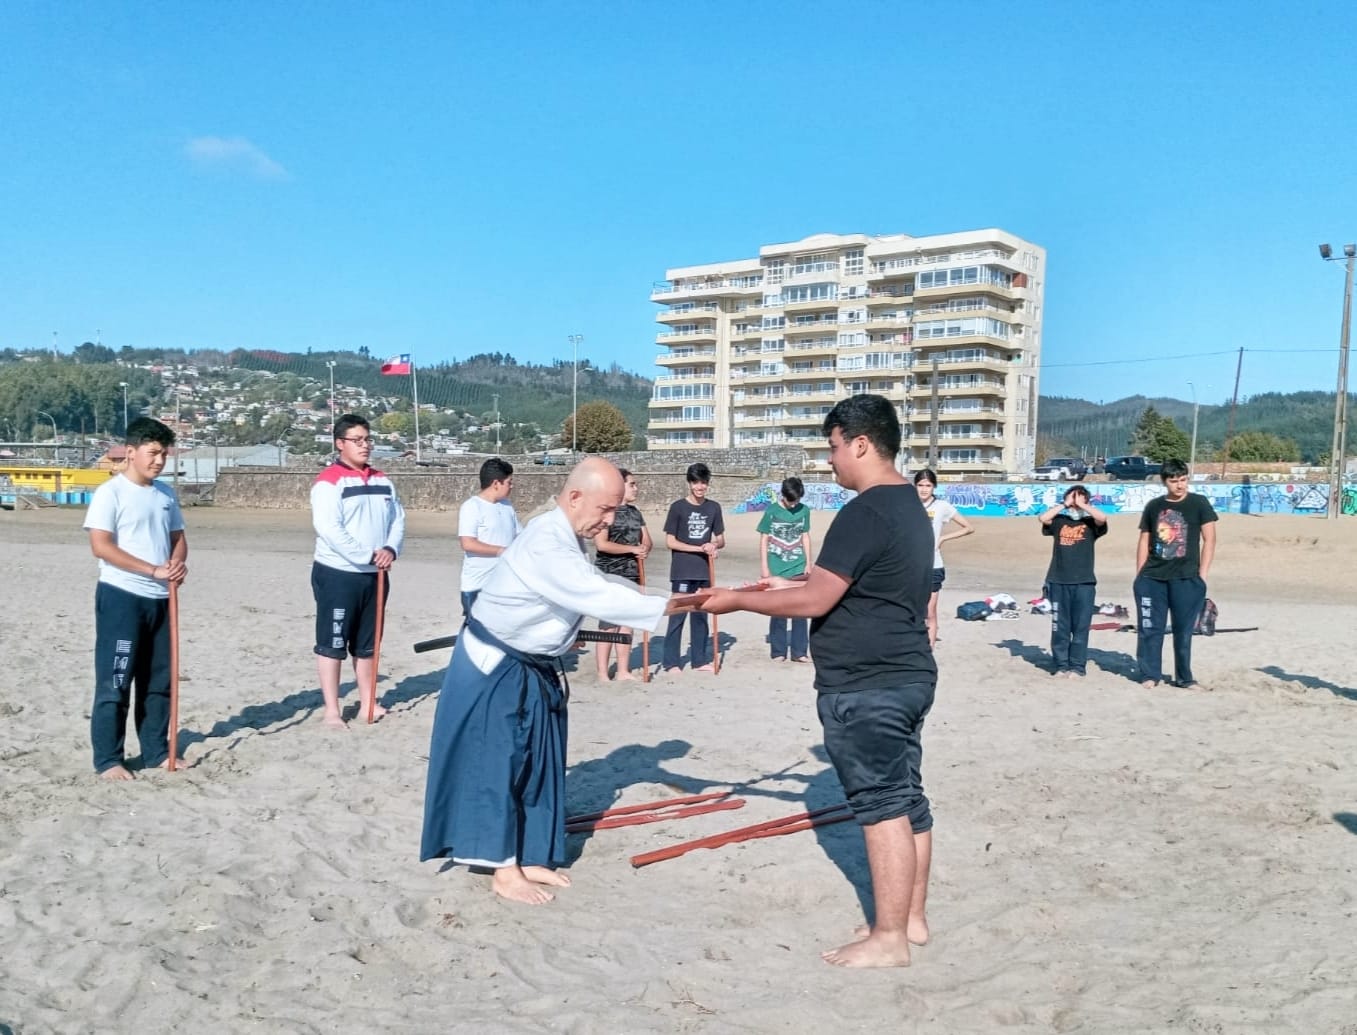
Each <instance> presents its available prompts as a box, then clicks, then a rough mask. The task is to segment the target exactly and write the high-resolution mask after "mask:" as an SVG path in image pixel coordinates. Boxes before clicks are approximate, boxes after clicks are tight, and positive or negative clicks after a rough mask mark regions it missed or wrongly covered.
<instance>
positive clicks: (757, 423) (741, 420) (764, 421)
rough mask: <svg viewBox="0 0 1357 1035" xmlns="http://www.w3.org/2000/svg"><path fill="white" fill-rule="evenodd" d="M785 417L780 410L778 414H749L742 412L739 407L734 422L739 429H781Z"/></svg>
mask: <svg viewBox="0 0 1357 1035" xmlns="http://www.w3.org/2000/svg"><path fill="white" fill-rule="evenodd" d="M755 408H757V407H755ZM783 416H784V415H783V413H782V411H781V410H778V411H777V412H776V413H747V412H742V411H741V410H740V409H739V408H738V407H737V408H736V410H735V416H734V418H733V420H734V421H735V426H736V427H737V428H759V427H765V428H766V427H769V426H779V427H780V426H781V424H782V419H783Z"/></svg>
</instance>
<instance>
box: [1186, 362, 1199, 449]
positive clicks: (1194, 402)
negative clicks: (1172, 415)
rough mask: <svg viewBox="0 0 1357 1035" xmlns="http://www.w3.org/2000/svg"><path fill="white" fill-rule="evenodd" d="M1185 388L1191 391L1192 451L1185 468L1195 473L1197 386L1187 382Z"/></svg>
mask: <svg viewBox="0 0 1357 1035" xmlns="http://www.w3.org/2000/svg"><path fill="white" fill-rule="evenodd" d="M1187 387H1188V388H1191V389H1192V449H1191V450H1190V454H1189V457H1188V461H1187V466H1188V467H1189V468H1190V469H1191V470H1194V471H1195V470H1196V469H1197V386H1196V385H1194V384H1193V383H1192V382H1191V381H1189V382H1188V383H1187Z"/></svg>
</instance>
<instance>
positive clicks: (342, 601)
mask: <svg viewBox="0 0 1357 1035" xmlns="http://www.w3.org/2000/svg"><path fill="white" fill-rule="evenodd" d="M383 577H384V578H385V579H386V597H387V599H388V600H389V599H390V598H391V576H390V575H384V576H383ZM311 594H312V596H314V597H315V598H316V648H315V649H316V653H317V654H319V655H320V656H321V657H323V658H336V659H338V660H339V661H343V660H344V659H345V658H347V657H348V656H349V655H350V654H352V655H353V656H354V657H355V658H370V657H372V653H373V647H374V646H375V645H376V641H377V580H376V579H375V578H373V576H372V575H371V574H369V573H368V572H365V571H339V570H338V569H336V568H331V567H328V566H327V565H324V564H319V563H312V565H311ZM383 617H385V615H383Z"/></svg>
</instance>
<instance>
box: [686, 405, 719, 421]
mask: <svg viewBox="0 0 1357 1035" xmlns="http://www.w3.org/2000/svg"><path fill="white" fill-rule="evenodd" d="M714 412H715V407H713V406H685V407H683V419H684V420H711V419H712V414H713V413H714Z"/></svg>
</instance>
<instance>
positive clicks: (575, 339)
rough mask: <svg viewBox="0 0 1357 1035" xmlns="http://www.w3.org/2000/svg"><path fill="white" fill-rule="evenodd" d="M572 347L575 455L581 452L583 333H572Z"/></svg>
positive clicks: (570, 339) (572, 409)
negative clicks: (581, 352) (581, 346)
mask: <svg viewBox="0 0 1357 1035" xmlns="http://www.w3.org/2000/svg"><path fill="white" fill-rule="evenodd" d="M569 341H570V347H571V349H572V350H573V352H574V359H573V360H572V362H571V365H572V366H573V368H574V387H573V388H572V389H571V392H570V453H571V455H572V456H573V455H574V454H575V453H577V452H579V441H580V428H579V423H580V421H579V416H580V342H582V341H584V335H583V334H572V335H570V336H569Z"/></svg>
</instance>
